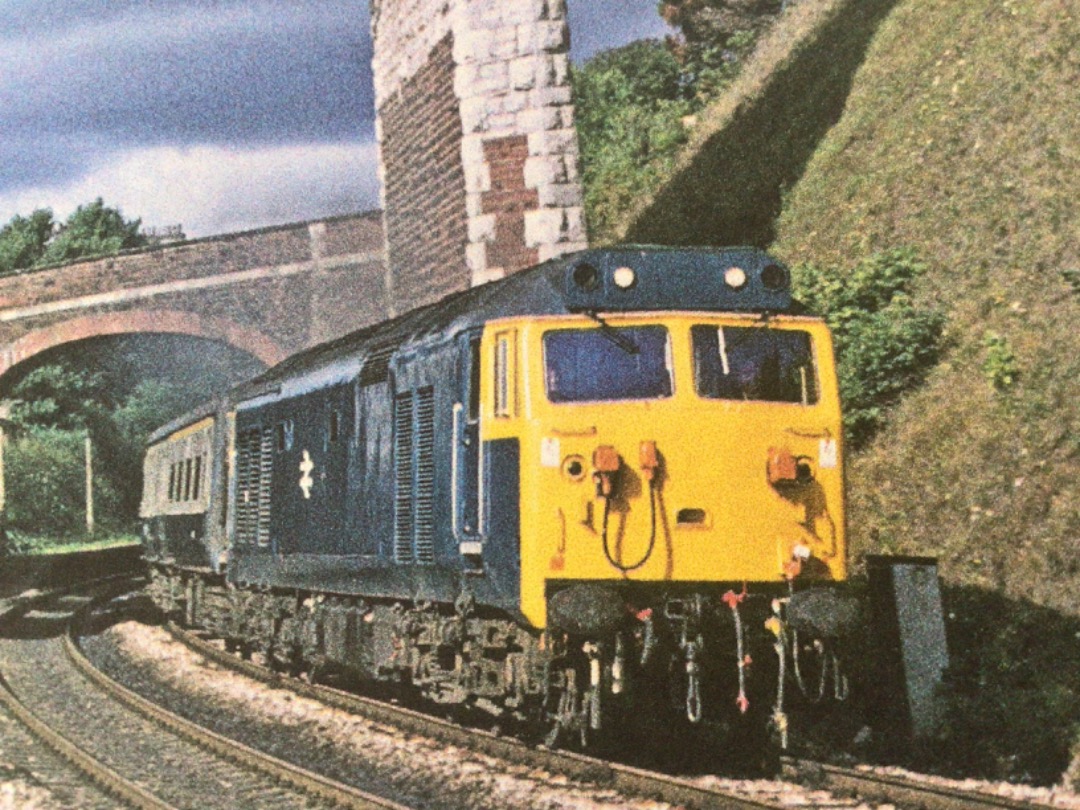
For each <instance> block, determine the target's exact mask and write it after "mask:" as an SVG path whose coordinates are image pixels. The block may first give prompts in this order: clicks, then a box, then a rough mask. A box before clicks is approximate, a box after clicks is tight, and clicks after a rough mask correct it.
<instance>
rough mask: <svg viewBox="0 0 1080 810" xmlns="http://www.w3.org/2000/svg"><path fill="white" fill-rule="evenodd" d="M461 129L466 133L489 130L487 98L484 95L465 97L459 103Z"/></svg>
mask: <svg viewBox="0 0 1080 810" xmlns="http://www.w3.org/2000/svg"><path fill="white" fill-rule="evenodd" d="M459 111H460V114H461V131H462V132H464V133H465V134H466V135H468V134H469V133H473V132H485V131H486V130H487V116H488V110H487V99H486V98H484V97H483V96H474V97H473V98H463V99H461V103H460V105H459Z"/></svg>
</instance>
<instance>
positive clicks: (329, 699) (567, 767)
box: [166, 623, 786, 810]
mask: <svg viewBox="0 0 1080 810" xmlns="http://www.w3.org/2000/svg"><path fill="white" fill-rule="evenodd" d="M166 627H167V629H168V631H169V632H170V633H171V634H172V635H173V637H174V638H176V639H177V640H178V641H180V642H181V643H183V644H185V645H186V646H188V647H189V648H190V649H192V650H193V651H195V652H197V653H198V654H199V655H202V656H204V657H205V658H207V659H209V660H211V661H214V662H215V663H218V664H221V665H222V666H225V667H227V668H229V669H232V670H234V671H236V672H240V673H242V674H244V675H246V676H248V677H250V678H252V679H254V680H257V681H261V682H262V683H266V684H269V685H271V686H275V687H278V688H283V689H287V690H289V691H291V692H293V693H294V694H297V695H300V696H302V697H307V698H311V699H313V700H317V701H319V702H320V703H323V704H325V705H327V706H331V707H333V708H337V709H342V710H344V711H347V712H350V713H353V714H357V715H360V716H362V717H365V718H366V719H368V720H371V721H374V722H376V723H381V724H383V725H388V726H393V727H395V728H399V729H402V730H404V731H408V732H411V733H414V734H419V735H423V736H426V737H430V738H433V739H435V740H438V741H439V742H442V743H447V744H451V745H456V746H460V747H463V748H467V749H468V750H471V751H476V752H479V753H483V754H487V755H489V756H492V757H495V758H497V759H502V760H506V761H510V762H513V763H516V764H522V765H528V766H530V767H535V768H541V769H545V770H548V771H551V772H553V773H558V774H562V775H563V776H568V777H571V778H574V779H580V780H582V781H588V782H592V783H595V784H598V785H601V786H603V787H607V788H610V789H613V790H616V791H619V792H621V793H625V794H629V795H633V796H639V797H643V798H648V799H659V800H662V801H665V802H669V803H671V804H676V805H680V806H684V807H690V808H701V810H776V809H777V808H780V807H786V805H780V804H776V803H772V802H765V801H761V800H760V799H755V798H752V797H747V796H739V795H736V794H731V793H724V792H722V791H719V790H716V789H714V788H711V787H707V786H703V785H698V784H695V783H694V782H691V781H690V780H687V779H683V778H681V777H677V776H670V775H667V774H662V773H656V772H654V771H648V770H644V769H641V768H635V767H632V766H629V765H623V764H621V763H616V762H609V761H605V760H601V759H597V758H595V757H590V756H585V755H582V754H578V753H574V752H570V751H555V750H551V749H547V748H534V747H531V746H529V745H526V744H525V743H523V742H521V741H520V740H516V739H514V738H512V737H501V736H498V735H495V734H492V733H491V732H487V731H482V730H478V729H471V728H468V727H466V726H461V725H458V724H456V723H452V722H449V721H447V720H443V719H442V718H439V717H433V716H431V715H427V714H424V713H423V712H418V711H414V710H412V709H407V708H404V707H401V706H395V705H392V704H390V703H385V702H382V701H379V700H374V699H372V698H367V697H363V696H361V695H354V694H351V693H348V692H342V691H340V690H338V689H333V688H331V687H328V686H321V685H316V684H310V683H305V682H303V681H300V680H298V679H296V678H289V677H287V676H284V675H281V674H279V673H276V672H274V671H272V670H270V669H267V668H265V667H261V666H258V665H257V664H253V663H251V662H250V661H244V660H241V659H240V658H237V657H236V656H235V655H232V654H231V653H228V652H225V651H224V650H221V649H218V648H217V647H215V646H213V645H212V644H210V643H209V642H207V641H205V640H204V639H201V638H199V637H198V636H196V635H194V634H192V633H189V632H187V631H186V630H184V629H183V628H181V627H179V626H177V625H176V624H175V623H169V624H168V625H167V626H166Z"/></svg>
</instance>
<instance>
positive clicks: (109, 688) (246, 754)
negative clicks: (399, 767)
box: [64, 628, 411, 810]
mask: <svg viewBox="0 0 1080 810" xmlns="http://www.w3.org/2000/svg"><path fill="white" fill-rule="evenodd" d="M64 651H65V652H66V653H67V656H68V658H69V659H70V660H71V662H72V663H73V664H74V666H75V667H76V668H77V669H78V670H79V672H81V673H82V674H83V675H84V676H85V677H86V678H88V679H89V680H90V681H92V682H93V683H95V684H97V685H98V686H99V687H100V688H101V689H103V690H104V691H105V692H106V693H107V694H108V695H109V696H110V697H113V698H114V699H116V700H118V701H120V702H121V703H123V704H125V705H127V706H128V707H129V708H131V709H134V710H135V711H136V712H138V713H139V714H141V715H143V716H144V717H146V718H147V719H149V720H151V721H152V722H154V723H156V724H158V725H160V726H163V727H165V728H167V729H168V730H169V731H171V732H173V733H174V734H178V735H180V736H182V737H185V738H187V739H188V740H190V741H191V742H193V743H195V744H196V745H198V746H200V747H202V748H204V749H208V750H210V751H213V752H214V753H215V754H217V755H218V756H221V757H224V758H225V759H229V760H231V761H233V762H235V763H237V764H239V765H241V766H243V767H246V768H250V769H252V770H256V771H258V772H260V773H263V774H266V775H268V776H270V777H271V778H273V779H276V780H279V781H280V782H283V783H285V784H288V785H290V786H291V787H293V788H296V789H298V790H301V791H303V792H305V793H308V794H311V795H313V796H316V797H318V798H320V799H323V800H325V801H328V802H333V803H335V804H338V805H340V806H341V807H346V808H352V810H411V808H409V807H408V806H407V805H403V804H399V803H397V802H394V801H391V800H389V799H385V798H383V797H381V796H377V795H375V794H373V793H368V792H367V791H364V790H361V789H359V788H356V787H353V786H352V785H346V784H342V783H341V782H336V781H334V780H332V779H328V778H326V777H325V776H321V775H320V774H317V773H314V772H313V771H309V770H307V769H305V768H301V767H299V766H297V765H293V764H292V763H289V762H285V761H284V760H281V759H278V758H277V757H273V756H271V755H270V754H266V753H263V752H262V751H258V750H256V749H254V748H251V747H250V746H247V745H244V744H243V743H240V742H237V741H236V740H231V739H229V738H228V737H224V736H222V735H220V734H217V733H216V732H213V731H210V730H209V729H206V728H203V727H202V726H200V725H198V724H197V723H193V722H191V721H190V720H187V719H185V718H183V717H180V716H179V715H176V714H173V713H172V712H170V711H168V710H167V709H164V708H162V707H161V706H158V705H157V704H155V703H153V702H151V701H149V700H147V699H146V698H144V697H142V696H141V695H138V694H136V693H135V692H133V691H131V690H130V689H128V688H127V687H125V686H123V685H121V684H119V683H117V682H116V681H114V680H113V679H112V678H110V677H109V676H108V675H106V674H104V673H103V672H101V670H99V669H97V667H95V666H94V665H93V663H91V662H90V660H89V659H88V658H87V657H86V656H85V655H83V653H82V651H81V650H80V649H79V646H78V642H77V641H76V638H75V631H74V628H72V631H71V632H70V633H69V634H68V635H67V636H66V637H65V639H64Z"/></svg>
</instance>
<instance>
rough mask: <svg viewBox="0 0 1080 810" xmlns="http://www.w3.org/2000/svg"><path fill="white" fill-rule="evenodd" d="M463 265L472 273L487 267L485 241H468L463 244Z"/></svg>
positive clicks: (479, 271) (480, 271)
mask: <svg viewBox="0 0 1080 810" xmlns="http://www.w3.org/2000/svg"><path fill="white" fill-rule="evenodd" d="M465 266H466V267H468V268H469V272H470V273H472V274H474V275H475V274H476V273H482V272H484V271H485V270H486V269H487V243H486V242H470V243H469V244H467V245H466V246H465Z"/></svg>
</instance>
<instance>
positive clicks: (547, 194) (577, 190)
mask: <svg viewBox="0 0 1080 810" xmlns="http://www.w3.org/2000/svg"><path fill="white" fill-rule="evenodd" d="M538 197H539V201H540V205H541V206H542V207H551V208H572V207H574V206H580V205H581V202H582V200H581V186H580V185H578V184H577V183H546V184H544V185H542V186H540V187H539V188H538Z"/></svg>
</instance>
